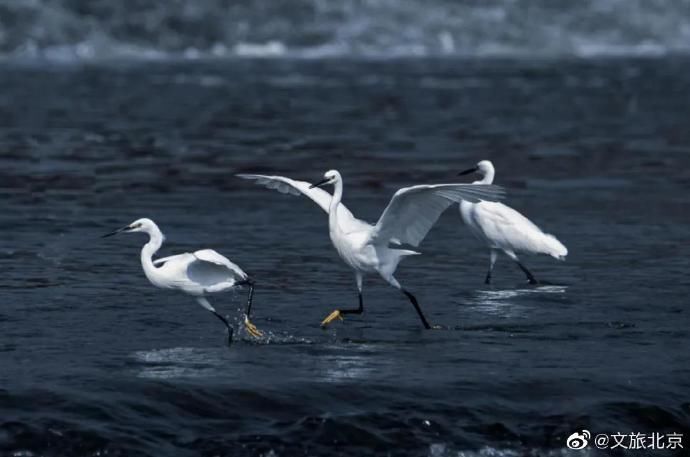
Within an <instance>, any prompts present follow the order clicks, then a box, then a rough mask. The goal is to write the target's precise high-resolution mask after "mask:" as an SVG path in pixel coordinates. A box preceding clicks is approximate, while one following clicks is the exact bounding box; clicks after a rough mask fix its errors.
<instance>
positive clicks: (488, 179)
mask: <svg viewBox="0 0 690 457" xmlns="http://www.w3.org/2000/svg"><path fill="white" fill-rule="evenodd" d="M495 174H496V172H495V171H494V169H493V168H489V169H488V170H486V172H485V173H484V177H483V178H482V179H480V180H479V181H475V182H473V183H472V184H492V183H493V182H494V175H495Z"/></svg>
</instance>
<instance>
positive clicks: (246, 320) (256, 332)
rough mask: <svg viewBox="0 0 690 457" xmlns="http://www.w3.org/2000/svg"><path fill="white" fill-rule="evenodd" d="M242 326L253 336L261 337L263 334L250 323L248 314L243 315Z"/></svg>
mask: <svg viewBox="0 0 690 457" xmlns="http://www.w3.org/2000/svg"><path fill="white" fill-rule="evenodd" d="M244 328H245V329H247V333H249V334H250V335H251V336H253V337H254V338H261V337H262V336H264V334H263V332H262V331H261V330H259V329H258V328H256V325H254V324H252V323H251V321H250V320H249V317H248V316H244Z"/></svg>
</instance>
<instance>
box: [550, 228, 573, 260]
mask: <svg viewBox="0 0 690 457" xmlns="http://www.w3.org/2000/svg"><path fill="white" fill-rule="evenodd" d="M544 243H545V244H546V247H547V249H546V250H545V252H544V254H548V255H550V256H551V257H553V258H555V259H558V260H565V257H566V256H567V255H568V248H566V247H565V246H564V245H563V243H561V242H560V241H558V239H557V238H556V237H555V236H553V235H550V234H548V233H545V234H544Z"/></svg>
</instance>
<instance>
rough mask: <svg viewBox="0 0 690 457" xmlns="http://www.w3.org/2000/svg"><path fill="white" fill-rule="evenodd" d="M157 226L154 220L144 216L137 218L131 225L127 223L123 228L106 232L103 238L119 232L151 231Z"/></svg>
mask: <svg viewBox="0 0 690 457" xmlns="http://www.w3.org/2000/svg"><path fill="white" fill-rule="evenodd" d="M154 227H156V224H155V222H153V221H152V220H151V219H147V218H145V217H144V218H142V219H137V220H136V221H134V222H132V223H131V224H129V225H125V226H124V227H122V228H119V229H117V230H115V231H114V232H110V233H106V234H105V235H103V237H102V238H105V237H108V236H113V235H117V234H118V233H125V232H147V233H150V231H151V230H152V229H153V228H154Z"/></svg>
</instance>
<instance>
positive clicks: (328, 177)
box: [309, 170, 340, 189]
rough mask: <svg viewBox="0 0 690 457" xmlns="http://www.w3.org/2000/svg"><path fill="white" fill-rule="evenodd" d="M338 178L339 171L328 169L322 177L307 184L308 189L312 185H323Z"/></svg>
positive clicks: (312, 186)
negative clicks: (309, 184) (315, 181)
mask: <svg viewBox="0 0 690 457" xmlns="http://www.w3.org/2000/svg"><path fill="white" fill-rule="evenodd" d="M339 179H340V173H338V171H337V170H328V171H327V172H326V173H324V174H323V179H322V180H321V181H319V182H317V183H316V184H312V185H311V186H309V188H310V189H313V188H314V187H323V186H326V185H328V184H333V183H335V182H336V181H338V180H339Z"/></svg>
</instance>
